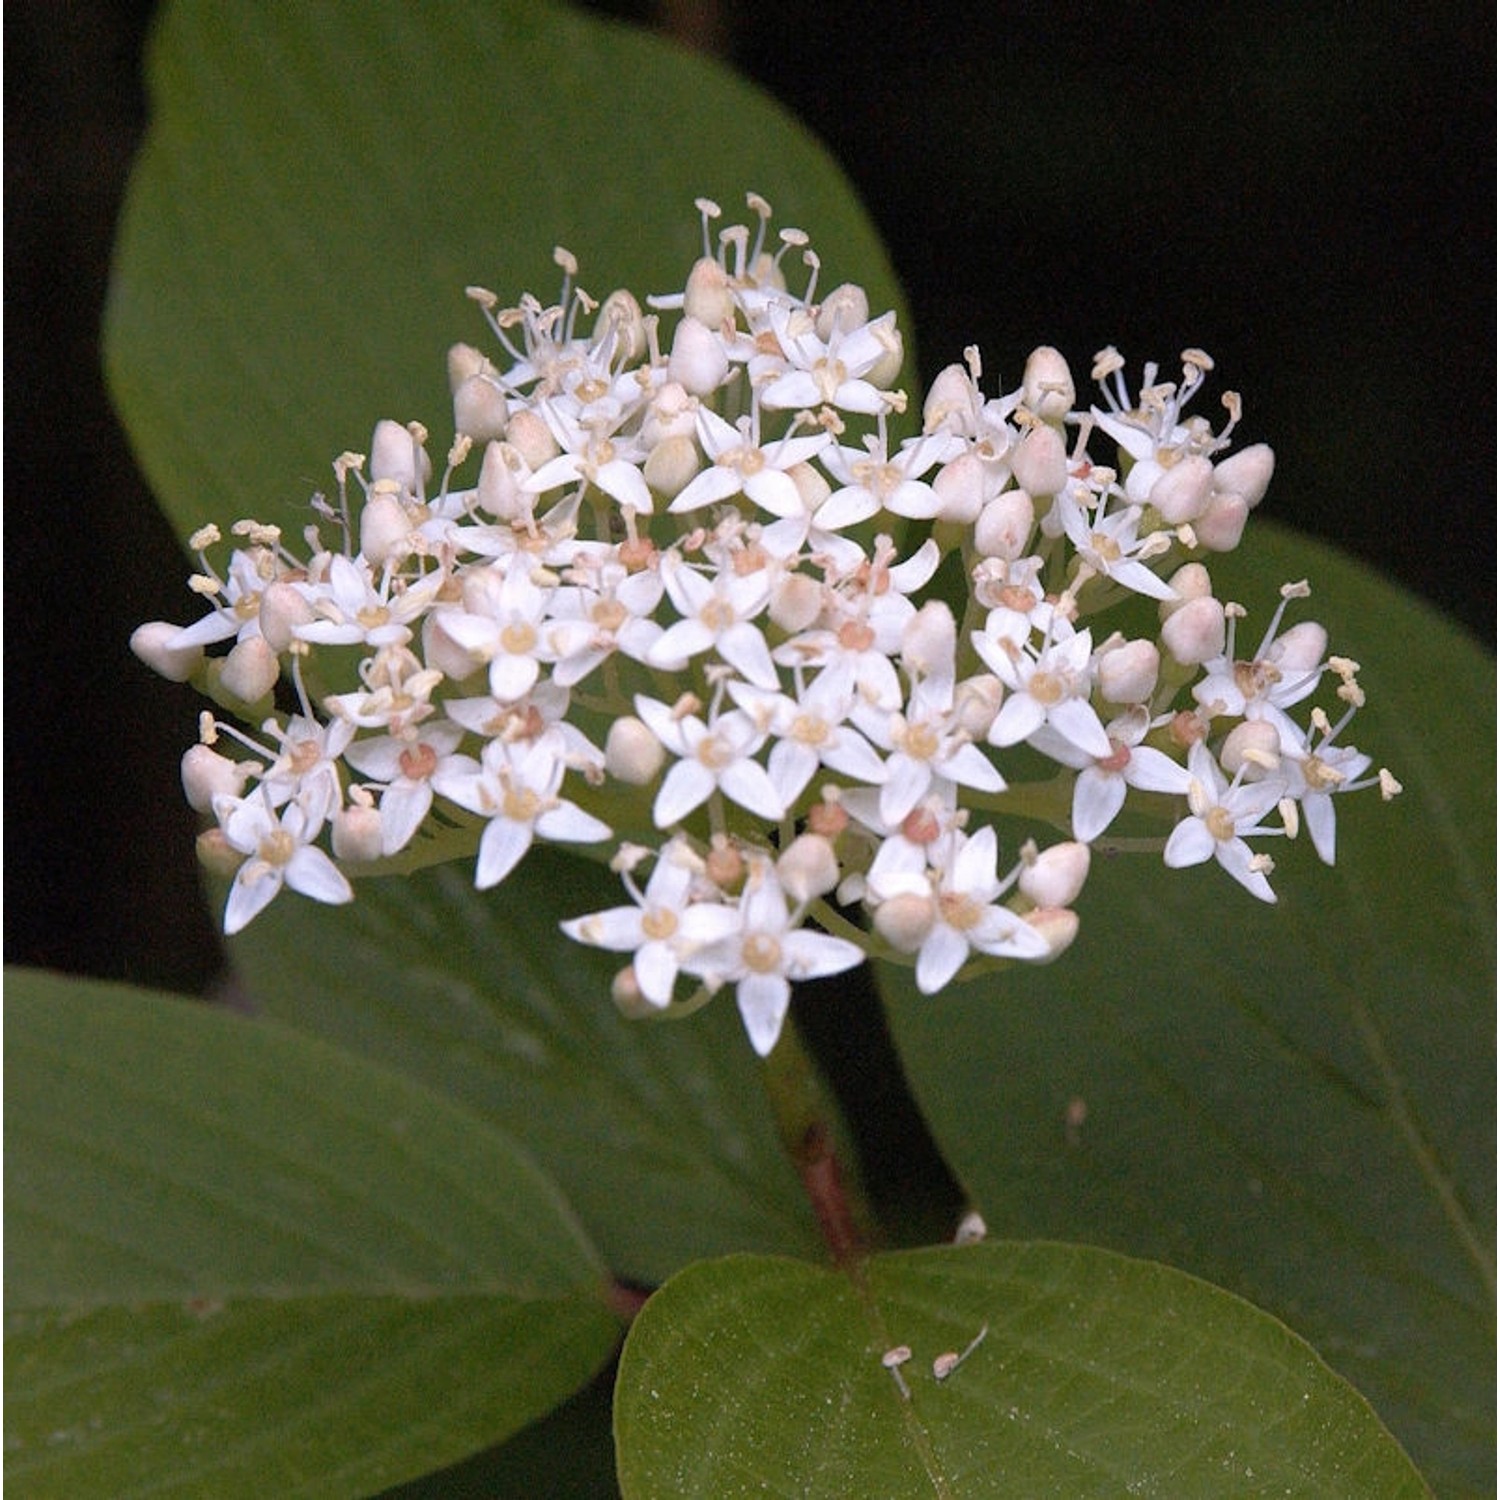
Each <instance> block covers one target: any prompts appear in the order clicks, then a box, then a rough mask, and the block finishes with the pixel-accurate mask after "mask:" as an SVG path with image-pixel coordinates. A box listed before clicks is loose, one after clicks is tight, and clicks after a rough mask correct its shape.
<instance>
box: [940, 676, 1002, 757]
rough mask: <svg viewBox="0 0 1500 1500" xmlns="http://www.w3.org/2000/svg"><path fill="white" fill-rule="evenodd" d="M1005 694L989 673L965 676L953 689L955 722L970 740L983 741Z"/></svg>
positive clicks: (997, 681) (998, 682)
mask: <svg viewBox="0 0 1500 1500" xmlns="http://www.w3.org/2000/svg"><path fill="white" fill-rule="evenodd" d="M1004 697H1005V689H1004V688H1003V687H1001V685H1000V679H999V678H998V677H996V676H994V675H993V674H992V673H989V672H981V673H980V674H979V675H978V676H977V677H965V678H964V680H963V681H962V682H961V683H959V685H958V686H957V687H956V688H955V689H954V690H953V717H954V722H955V723H956V724H957V726H958V727H959V728H960V729H961V730H963V732H964V733H965V734H966V735H968V736H969V738H970V739H971V740H974V741H976V742H977V741H982V740H983V739H984V737H985V736H986V735H987V734H988V733H989V732H990V725H991V724H993V723H994V722H995V715H996V714H998V713H999V712H1000V703H1001V700H1002V699H1003V698H1004Z"/></svg>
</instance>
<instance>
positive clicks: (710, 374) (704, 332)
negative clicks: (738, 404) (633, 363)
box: [667, 262, 729, 396]
mask: <svg viewBox="0 0 1500 1500" xmlns="http://www.w3.org/2000/svg"><path fill="white" fill-rule="evenodd" d="M700 264H701V262H700ZM728 373H729V355H728V353H727V352H726V351H725V348H724V345H723V343H722V342H721V341H720V339H719V337H718V335H717V334H716V333H715V332H714V331H713V329H712V328H710V327H709V326H708V325H707V324H705V323H703V322H701V321H700V320H699V319H697V318H692V317H687V318H684V319H683V320H682V321H681V322H680V323H679V324H678V325H677V332H676V333H675V334H674V335H673V337H672V354H671V358H670V359H669V360H668V361H667V375H668V378H669V379H672V380H675V381H677V383H678V384H679V385H681V386H682V388H683V389H684V390H686V391H690V392H691V393H692V394H693V395H695V396H708V395H711V394H712V393H713V392H714V391H716V390H718V388H719V387H720V386H721V385H722V384H723V383H724V377H725V376H726V375H727V374H728Z"/></svg>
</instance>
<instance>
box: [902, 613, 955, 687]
mask: <svg viewBox="0 0 1500 1500" xmlns="http://www.w3.org/2000/svg"><path fill="white" fill-rule="evenodd" d="M957 647H958V626H957V625H956V624H955V623H954V620H953V611H952V610H951V609H949V608H948V606H947V605H946V604H944V603H943V601H942V600H941V599H931V600H929V601H928V602H927V603H926V604H924V605H923V606H922V607H921V609H919V610H918V611H917V612H916V614H914V615H913V616H912V617H911V619H909V620H908V621H907V622H906V624H905V625H904V626H903V627H902V629H901V665H902V666H904V667H905V668H906V670H907V671H908V672H910V673H912V674H913V675H914V676H921V677H942V676H951V674H952V672H953V662H954V658H955V655H956V652H957Z"/></svg>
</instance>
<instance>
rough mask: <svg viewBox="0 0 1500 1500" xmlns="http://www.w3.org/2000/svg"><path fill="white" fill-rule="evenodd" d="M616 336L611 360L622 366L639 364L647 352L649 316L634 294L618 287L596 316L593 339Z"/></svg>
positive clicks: (618, 366)
mask: <svg viewBox="0 0 1500 1500" xmlns="http://www.w3.org/2000/svg"><path fill="white" fill-rule="evenodd" d="M601 337H607V338H611V339H613V340H614V348H613V351H612V352H613V356H614V357H613V360H612V364H613V365H614V367H615V368H622V367H626V366H629V365H633V364H636V363H638V362H639V361H640V359H641V357H642V356H643V355H644V354H645V352H646V319H645V317H644V316H643V314H642V313H641V304H640V303H639V302H637V301H636V299H635V294H634V293H633V292H630V291H627V290H626V289H625V288H624V287H619V288H617V289H616V290H615V291H613V292H611V293H610V294H609V296H607V297H606V298H605V299H604V301H603V303H602V304H601V306H600V308H599V315H598V317H596V318H595V319H594V339H595V342H598V341H599V340H600V339H601Z"/></svg>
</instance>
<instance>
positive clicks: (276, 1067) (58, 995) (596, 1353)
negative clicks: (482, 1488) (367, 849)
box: [5, 970, 618, 1500]
mask: <svg viewBox="0 0 1500 1500" xmlns="http://www.w3.org/2000/svg"><path fill="white" fill-rule="evenodd" d="M5 1022H6V1055H5V1089H6V1121H5V1146H6V1151H5V1195H6V1230H7V1236H6V1239H7V1243H6V1251H7V1254H6V1262H5V1301H6V1377H7V1378H6V1392H5V1397H6V1435H7V1444H6V1478H7V1480H9V1481H10V1482H11V1483H13V1484H14V1485H15V1486H16V1488H17V1491H18V1492H24V1493H25V1494H27V1495H31V1496H45V1495H57V1496H65V1497H69V1500H73V1497H76V1496H79V1495H105V1494H108V1495H116V1496H122V1497H123V1496H131V1495H146V1494H151V1495H153V1496H155V1495H182V1496H198V1495H204V1494H213V1495H215V1496H226V1497H227V1496H234V1495H247V1496H250V1495H253V1496H263V1495H267V1494H276V1495H288V1496H291V1495H318V1496H329V1495H351V1496H354V1495H364V1494H368V1493H370V1492H371V1491H372V1490H373V1489H376V1488H378V1487H380V1486H382V1485H386V1484H390V1483H393V1482H395V1481H397V1480H400V1479H403V1478H407V1477H409V1476H411V1475H414V1474H419V1473H422V1472H425V1471H427V1470H429V1469H431V1468H433V1467H435V1466H436V1465H438V1464H442V1463H451V1462H453V1461H454V1460H456V1459H458V1458H459V1457H461V1456H462V1455H463V1454H465V1453H469V1452H473V1451H474V1450H476V1449H477V1448H479V1447H481V1446H483V1445H484V1444H486V1443H491V1442H495V1441H497V1440H499V1439H500V1438H502V1437H504V1436H505V1435H506V1434H507V1433H510V1432H513V1431H515V1430H517V1429H518V1428H520V1427H521V1426H523V1425H524V1424H525V1423H527V1422H529V1421H531V1420H532V1419H534V1418H535V1417H537V1416H539V1415H540V1414H542V1413H544V1412H546V1411H548V1410H550V1409H551V1408H552V1407H554V1406H555V1405H557V1404H558V1403H559V1402H560V1401H562V1400H563V1399H564V1398H565V1397H566V1396H567V1395H568V1394H569V1393H570V1392H572V1391H574V1390H576V1389H578V1388H579V1387H580V1386H581V1385H583V1384H584V1383H585V1382H586V1381H587V1380H588V1379H589V1377H590V1375H591V1374H592V1373H593V1372H594V1371H595V1370H597V1369H598V1368H599V1367H600V1365H601V1364H602V1363H603V1361H604V1360H605V1359H606V1358H607V1356H608V1355H609V1353H610V1351H611V1349H612V1348H613V1346H614V1343H615V1340H616V1338H617V1331H618V1330H617V1324H616V1321H615V1318H614V1316H613V1314H612V1313H611V1311H610V1309H609V1306H608V1301H607V1292H606V1285H605V1277H604V1274H603V1271H602V1269H601V1267H600V1265H599V1262H598V1259H597V1257H596V1256H595V1254H594V1253H593V1251H592V1250H591V1248H590V1247H589V1245H588V1243H587V1241H586V1240H585V1239H584V1237H583V1235H582V1234H581V1232H580V1231H579V1229H578V1227H577V1225H576V1223H575V1222H574V1220H573V1219H572V1217H571V1216H570V1214H569V1212H568V1209H567V1207H566V1206H565V1204H564V1203H563V1202H562V1200H561V1198H560V1197H559V1195H558V1193H557V1191H556V1189H555V1188H554V1187H553V1186H552V1185H551V1183H550V1182H549V1181H548V1180H547V1179H546V1178H545V1177H544V1176H543V1175H542V1174H541V1173H540V1172H539V1171H538V1170H537V1168H536V1167H535V1166H534V1165H533V1164H532V1162H531V1161H530V1160H529V1158H527V1157H526V1156H525V1155H524V1154H523V1153H522V1152H521V1151H520V1150H519V1149H518V1148H517V1147H516V1146H515V1145H513V1144H512V1143H511V1141H510V1140H509V1139H507V1138H506V1137H505V1136H503V1135H501V1134H500V1133H499V1132H498V1131H496V1130H495V1129H493V1127H491V1126H490V1125H488V1124H487V1123H486V1122H484V1121H483V1120H481V1119H478V1118H477V1117H475V1116H474V1115H473V1114H472V1113H470V1112H468V1111H466V1110H464V1109H463V1108H462V1107H460V1106H458V1105H456V1104H454V1103H452V1102H451V1101H450V1100H446V1099H443V1098H441V1097H439V1096H437V1095H435V1094H433V1093H432V1092H431V1091H429V1090H427V1089H424V1088H421V1087H420V1086H418V1085H416V1084H413V1083H412V1082H410V1081H409V1080H406V1079H402V1078H398V1077H395V1076H393V1075H391V1074H389V1073H387V1072H385V1071H383V1070H381V1069H379V1068H376V1067H373V1066H371V1065H370V1064H368V1063H366V1062H362V1061H359V1060H356V1059H353V1058H350V1057H348V1056H345V1055H342V1054H340V1053H338V1052H336V1051H334V1050H333V1049H332V1048H330V1047H328V1046H326V1045H324V1044H323V1043H321V1042H317V1041H314V1040H311V1039H309V1038H307V1037H304V1036H299V1035H297V1034H296V1033H293V1032H288V1031H286V1030H284V1029H283V1028H281V1027H279V1026H276V1025H274V1024H272V1023H269V1022H249V1021H246V1020H244V1019H242V1018H239V1017H235V1016H232V1015H230V1014H227V1013H225V1012H222V1011H216V1010H211V1009H209V1008H207V1007H204V1006H199V1005H194V1004H190V1003H187V1002H183V1001H179V1000H173V999H170V998H168V997H166V996H160V995H154V994H151V993H148V992H145V991H133V990H129V989H125V988H123V987H117V986H107V985H101V984H87V983H83V982H80V981H74V980H66V979H62V978H59V977H56V976H50V975H42V974H33V973H26V972H25V971H19V970H17V971H10V972H9V973H8V975H7V995H6V1007H5Z"/></svg>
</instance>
